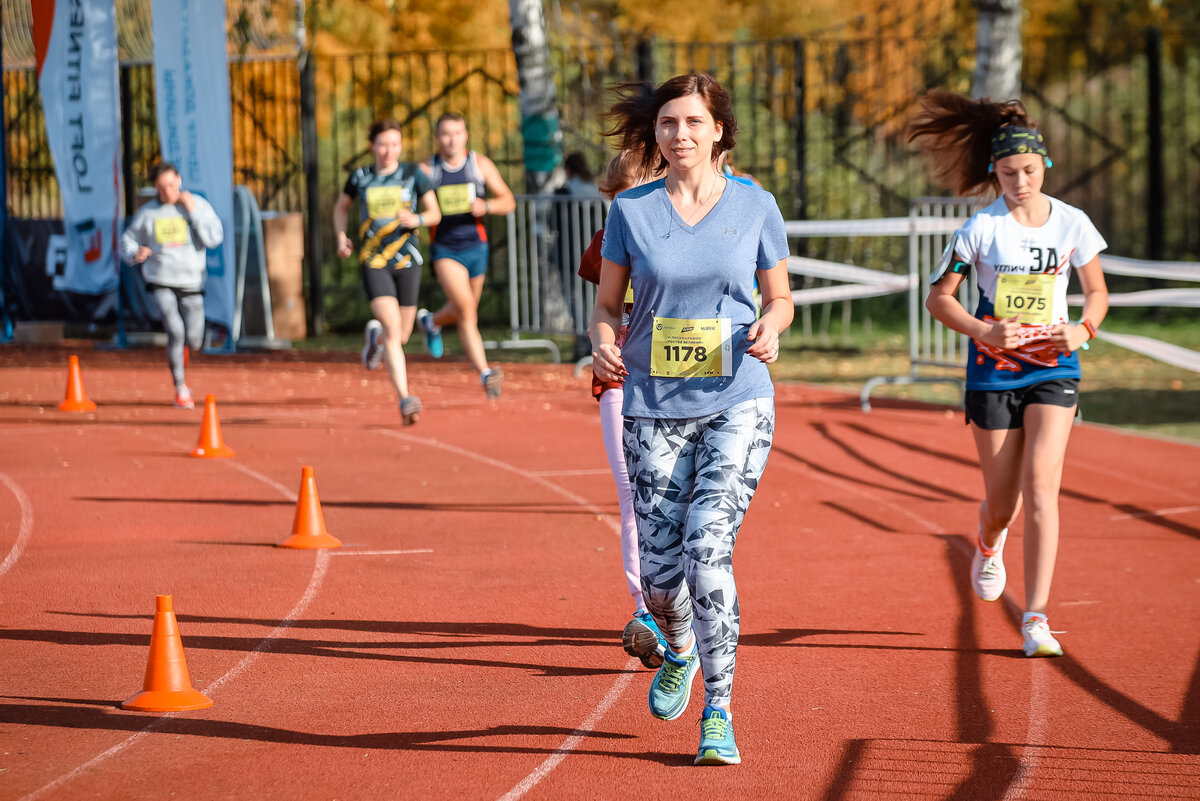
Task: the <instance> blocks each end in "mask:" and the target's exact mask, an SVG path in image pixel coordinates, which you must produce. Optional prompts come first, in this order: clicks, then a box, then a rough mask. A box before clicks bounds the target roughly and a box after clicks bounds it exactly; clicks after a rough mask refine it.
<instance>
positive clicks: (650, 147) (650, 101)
mask: <svg viewBox="0 0 1200 801" xmlns="http://www.w3.org/2000/svg"><path fill="white" fill-rule="evenodd" d="M613 91H614V92H615V93H616V95H617V101H616V102H615V103H613V105H612V108H610V109H609V110H608V112H607V113H606V114H605V115H604V117H605V119H607V120H608V121H609V122H610V123H611V125H612V127H611V128H609V129H608V130H607V131H604V132H603V133H604V135H605V136H617V137H620V146H619V149H620V150H622V151H630V152H633V153H639V154H641V166H642V168H643V169H645V170H646V171H647V172H651V171H653V172H657V171H659V170H662V169H665V168H666V166H667V160H666V158H664V157H663V155H662V153H660V152H659V149H658V141H657V140H656V139H655V138H654V127H655V125H656V124H657V122H658V111H659V109H661V108H662V107H663V106H665V105H666V104H667V103H670V102H671V101H672V100H674V99H676V98H678V97H687V96H688V95H699V96H700V99H701V100H703V101H704V105H705V106H707V107H708V111H709V113H710V114H712V116H713V120H714V121H715V122H716V123H717V124H719V125H720V126H721V138H720V139H718V140H717V141H715V142H713V152H712V157H713V160H714V161H715V160H716V158H717V157H718V156H720V155H721V154H722V153H724V152H725V151H727V150H733V146H734V140H735V137H736V136H737V119H736V118H735V117H734V116H733V104H732V103H731V102H730V99H729V93H728V92H726V91H725V90H724V89H722V88H721V84H719V83H717V79H716V78H714V77H712V76H711V75H705V74H703V73H699V74H696V73H693V74H690V75H676V76H675V77H674V78H672V79H671V80H669V81H667V82H665V83H663V84H660V85H659V86H658V87H655V86H654V84H652V83H649V82H646V81H641V82H637V83H623V84H621V85H619V86H616V87H614V88H613Z"/></svg>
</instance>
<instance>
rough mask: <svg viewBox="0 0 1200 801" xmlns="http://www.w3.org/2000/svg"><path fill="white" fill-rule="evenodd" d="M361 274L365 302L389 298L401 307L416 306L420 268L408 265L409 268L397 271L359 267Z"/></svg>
mask: <svg viewBox="0 0 1200 801" xmlns="http://www.w3.org/2000/svg"><path fill="white" fill-rule="evenodd" d="M358 269H359V270H360V271H361V272H362V281H363V289H365V290H366V291H367V300H375V298H383V297H390V298H395V299H396V300H398V301H399V302H400V305H401V306H416V305H417V295H419V294H420V291H421V268H420V266H418V265H416V264H413V263H411V262H410V263H409V266H407V267H404V268H402V269H399V270H395V269H392V268H391V267H368V266H367V265H365V264H361V265H359V268H358Z"/></svg>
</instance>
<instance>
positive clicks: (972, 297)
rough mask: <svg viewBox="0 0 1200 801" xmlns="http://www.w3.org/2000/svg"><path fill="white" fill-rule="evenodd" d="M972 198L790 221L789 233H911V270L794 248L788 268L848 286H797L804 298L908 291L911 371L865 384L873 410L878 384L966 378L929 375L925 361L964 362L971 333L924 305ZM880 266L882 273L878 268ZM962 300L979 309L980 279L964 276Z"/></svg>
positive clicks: (865, 402)
mask: <svg viewBox="0 0 1200 801" xmlns="http://www.w3.org/2000/svg"><path fill="white" fill-rule="evenodd" d="M973 210H974V209H973V208H972V205H971V201H969V200H963V199H958V198H921V199H919V200H917V201H915V202H914V203H913V204H912V205H911V206H910V208H909V215H908V216H907V217H887V218H883V219H874V220H803V221H791V222H787V223H785V224H784V227H785V230H786V231H787V234H788V236H789V237H794V238H830V237H890V236H904V237H907V238H908V275H907V276H899V275H895V274H893V273H885V272H882V271H878V270H872V271H868V270H865V269H864V268H861V267H857V268H856V267H850V266H848V265H839V264H836V263H831V262H825V261H819V260H816V259H808V258H802V257H797V256H792V257H790V258H789V259H788V272H789V273H791V274H793V275H805V276H809V277H817V278H825V279H834V280H840V281H844V282H846V285H844V286H832V287H821V288H819V289H802V290H797V291H795V292H793V293H792V299H793V300H794V301H795V302H796V304H797V305H803V304H810V303H824V302H829V301H831V300H849V299H851V298H858V297H871V296H875V295H882V294H891V293H893V292H898V291H904V290H905V289H906V288H907V291H908V355H909V369H908V373H906V374H904V375H899V376H876V377H874V378H871V379H870V380H868V381H867V382H866V384H864V385H863V388H862V392H861V393H860V395H859V400H860V402H861V404H862V408H863V411H870V410H871V401H870V395H871V390H872V389H874V388H875V387H877V386H879V385H880V384H924V383H947V382H948V383H953V384H957V385H959V386H962V385H963V379H962V378H960V377H956V376H947V375H932V376H931V375H925V374H923V373H922V371H921V370H922V368H925V367H935V368H941V369H946V368H959V369H961V368H962V367H963V359H964V358H965V354H966V337H964V336H963V335H962V334H959V333H957V332H955V331H953V330H951V329H949V328H947V327H946V326H944V325H942V324H941V323H939V322H938V321H937V320H934V319H933V317H932V316H931V315H930V314H929V312H928V311H926V309H925V305H924V303H923V299H924V297H925V296H926V295H927V294H929V279H930V277H931V273H932V271H933V269H934V266H935V265H936V264H937V261H938V258H939V257H940V255H941V253H942V251H943V250H944V249H945V247H946V244H947V242H949V240H950V237H951V235H952V234H953V233H954V232H955V231H957V230H958V229H959V228H960V227H961V226H962V224H963V223H964V222H966V219H967V217H969V216H970V215H971V213H972V212H973ZM872 273H876V274H877V275H876V276H872ZM959 300H961V301H962V303H963V305H964V307H966V308H969V309H973V308H975V302H976V289H975V286H974V283H973V282H970V281H964V282H963V285H962V287H961V288H960V289H959Z"/></svg>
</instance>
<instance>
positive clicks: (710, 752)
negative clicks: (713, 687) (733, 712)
mask: <svg viewBox="0 0 1200 801" xmlns="http://www.w3.org/2000/svg"><path fill="white" fill-rule="evenodd" d="M741 761H742V755H741V753H740V752H739V751H738V747H737V743H735V742H734V741H733V721H732V720H730V719H729V713H727V712H726V711H725V710H724V709H722V708H721V707H719V706H706V707H704V713H703V714H702V715H701V716H700V748H699V750H698V751H696V761H695V763H694V764H696V765H738V764H740V763H741Z"/></svg>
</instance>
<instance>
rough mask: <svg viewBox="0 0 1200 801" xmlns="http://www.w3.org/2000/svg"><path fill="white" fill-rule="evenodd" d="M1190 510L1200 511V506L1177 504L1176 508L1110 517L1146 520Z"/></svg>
mask: <svg viewBox="0 0 1200 801" xmlns="http://www.w3.org/2000/svg"><path fill="white" fill-rule="evenodd" d="M1189 512H1200V506H1177V507H1175V508H1174V509H1155V510H1154V511H1153V512H1134V513H1132V514H1127V515H1113V516H1112V517H1110V518H1109V520H1144V519H1145V518H1147V517H1169V516H1170V515H1186V514H1188V513H1189Z"/></svg>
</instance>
